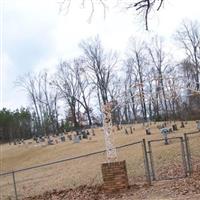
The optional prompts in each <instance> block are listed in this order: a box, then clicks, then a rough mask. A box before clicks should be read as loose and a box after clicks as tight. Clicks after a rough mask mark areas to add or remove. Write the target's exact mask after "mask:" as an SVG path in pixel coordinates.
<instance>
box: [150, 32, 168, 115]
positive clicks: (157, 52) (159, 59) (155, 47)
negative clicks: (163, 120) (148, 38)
mask: <svg viewBox="0 0 200 200" xmlns="http://www.w3.org/2000/svg"><path fill="white" fill-rule="evenodd" d="M148 52H149V55H150V59H151V63H152V66H154V68H155V70H156V74H157V77H156V79H157V84H158V85H157V93H158V95H157V97H158V96H159V97H160V100H161V104H162V103H163V102H164V110H165V114H166V117H168V104H167V97H166V93H165V85H164V77H163V76H164V73H165V72H166V70H167V69H168V67H169V63H168V62H167V60H166V58H167V57H166V54H165V52H164V49H163V41H162V39H161V38H158V37H157V36H156V37H155V38H153V39H152V42H151V43H150V44H149V46H148ZM160 94H162V96H161V95H160ZM162 97H163V98H162Z"/></svg>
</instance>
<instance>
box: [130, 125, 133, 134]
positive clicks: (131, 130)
mask: <svg viewBox="0 0 200 200" xmlns="http://www.w3.org/2000/svg"><path fill="white" fill-rule="evenodd" d="M129 128H130V132H131V134H133V129H132V127H131V126H130V127H129Z"/></svg>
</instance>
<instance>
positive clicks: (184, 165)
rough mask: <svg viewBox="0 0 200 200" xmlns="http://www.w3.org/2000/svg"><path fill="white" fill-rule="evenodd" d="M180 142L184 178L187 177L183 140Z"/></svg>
mask: <svg viewBox="0 0 200 200" xmlns="http://www.w3.org/2000/svg"><path fill="white" fill-rule="evenodd" d="M180 140H181V151H182V160H183V167H184V171H185V176H187V162H186V156H185V149H184V143H183V138H182V137H181V138H180Z"/></svg>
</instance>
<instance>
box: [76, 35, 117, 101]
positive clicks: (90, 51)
mask: <svg viewBox="0 0 200 200" xmlns="http://www.w3.org/2000/svg"><path fill="white" fill-rule="evenodd" d="M80 47H81V49H82V50H83V52H84V60H85V70H87V75H88V77H90V80H91V81H92V83H93V84H94V85H95V86H96V87H97V90H98V91H97V93H98V92H99V94H100V98H101V101H102V102H103V104H106V103H107V102H108V101H109V84H110V82H111V79H112V76H113V68H114V67H115V65H116V63H117V55H116V53H113V52H112V51H110V52H108V53H106V52H105V50H104V49H103V46H102V44H101V41H100V39H99V37H98V36H97V37H96V38H95V39H88V40H85V41H82V42H81V43H80Z"/></svg>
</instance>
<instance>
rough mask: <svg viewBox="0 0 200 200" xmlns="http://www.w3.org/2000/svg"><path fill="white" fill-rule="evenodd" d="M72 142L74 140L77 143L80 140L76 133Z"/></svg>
mask: <svg viewBox="0 0 200 200" xmlns="http://www.w3.org/2000/svg"><path fill="white" fill-rule="evenodd" d="M73 142H74V143H79V142H80V138H79V136H78V135H75V136H74V139H73Z"/></svg>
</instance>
